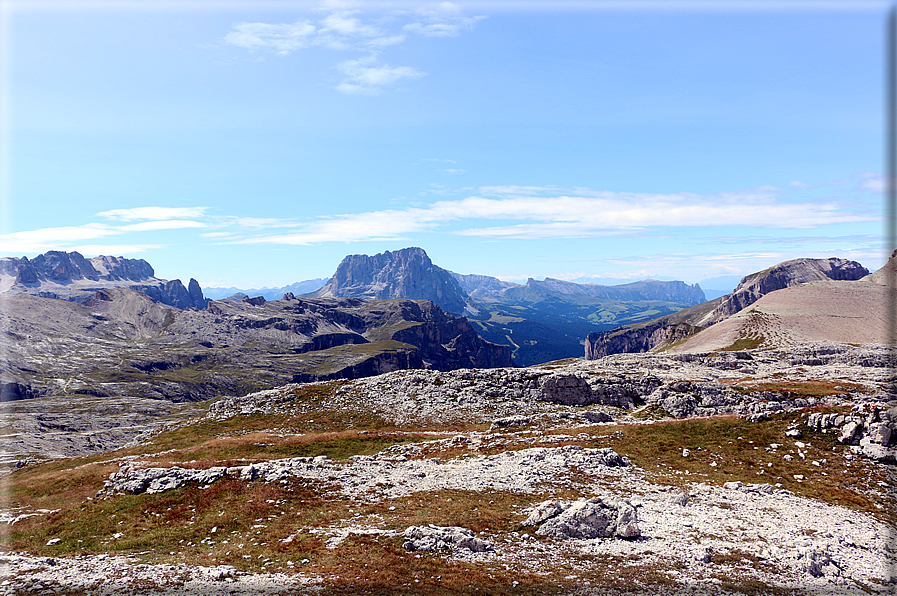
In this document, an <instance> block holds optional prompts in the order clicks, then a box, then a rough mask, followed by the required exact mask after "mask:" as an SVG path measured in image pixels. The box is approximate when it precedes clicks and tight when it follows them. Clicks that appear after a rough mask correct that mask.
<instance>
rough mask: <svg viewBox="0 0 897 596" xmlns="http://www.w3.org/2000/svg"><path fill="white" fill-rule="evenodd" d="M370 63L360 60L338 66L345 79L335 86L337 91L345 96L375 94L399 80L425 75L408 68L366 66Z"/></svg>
mask: <svg viewBox="0 0 897 596" xmlns="http://www.w3.org/2000/svg"><path fill="white" fill-rule="evenodd" d="M371 63H372V60H371V59H370V58H362V59H360V60H347V61H346V62H341V63H340V64H338V65H337V68H338V69H339V70H340V72H342V73H343V74H344V75H345V76H346V78H345V80H344V81H343V82H342V83H340V84H339V85H337V87H336V88H337V90H338V91H341V92H342V93H347V94H375V93H380V92H382V91H383V89H384V88H385V87H386V86H387V85H392V84H393V83H395V82H397V81H400V80H401V79H415V78H418V77H422V76H424V75H425V74H426V73H423V72H420V71H418V70H415V69H413V68H411V67H409V66H397V67H390V66H389V65H388V64H384V65H382V66H368V64H371Z"/></svg>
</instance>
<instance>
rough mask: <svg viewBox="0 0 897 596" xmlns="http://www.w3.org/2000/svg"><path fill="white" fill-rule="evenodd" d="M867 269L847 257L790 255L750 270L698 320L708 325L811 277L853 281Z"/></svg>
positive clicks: (814, 279) (822, 279)
mask: <svg viewBox="0 0 897 596" xmlns="http://www.w3.org/2000/svg"><path fill="white" fill-rule="evenodd" d="M866 275H869V270H868V269H866V268H865V267H863V266H862V265H860V264H859V263H857V262H856V261H848V260H846V259H838V258H830V259H793V260H791V261H785V262H783V263H779V264H778V265H776V266H775V267H770V268H769V269H764V270H763V271H758V272H757V273H752V274H751V275H748V276H746V277H745V278H744V279H742V280H741V283H740V284H738V287H736V288H735V291H734V292H732V293H731V294H729V295H727V296H724V297H723V300H722V302H720V304H719V305H718V306H717V307H716V308H715V309H714V310H713V312H711V313H709V314H708V315H707V316H706V317H704V318H703V319H702V320H701V321H700V322H699V323H698V324H699V325H700V326H703V327H707V326H710V325H713V324H714V323H717V322H719V321H721V320H723V319H725V318H727V317H730V316H732V315H734V314H735V313H737V312H739V311H741V310H744V309H745V308H747V307H748V306H750V305H751V304H753V303H754V302H756V301H757V300H759V299H760V298H761V297H762V296H764V295H765V294H769V293H770V292H774V291H776V290H781V289H783V288H788V287H791V286H796V285H799V284H802V283H808V282H812V281H826V280H834V281H856V280H858V279H861V278H862V277H865V276H866Z"/></svg>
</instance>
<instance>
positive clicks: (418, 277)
mask: <svg viewBox="0 0 897 596" xmlns="http://www.w3.org/2000/svg"><path fill="white" fill-rule="evenodd" d="M311 295H312V296H315V297H338V298H350V297H352V298H366V299H392V298H411V299H415V300H430V301H432V302H434V303H435V304H438V305H439V306H440V307H441V308H442V309H443V310H446V311H447V312H451V313H453V314H456V315H463V316H466V317H467V318H468V319H469V320H470V321H471V322H472V323H473V325H474V327H475V328H476V330H477V332H478V333H479V334H480V335H482V336H483V337H484V338H485V339H487V340H488V341H490V342H493V343H496V344H503V345H508V346H511V347H512V349H513V355H514V361H515V362H516V363H517V364H518V365H521V366H528V365H532V364H538V363H540V362H546V361H549V360H558V359H561V358H569V357H581V356H582V354H583V341H584V338H585V336H586V335H588V334H589V333H590V332H592V331H596V330H608V329H612V328H614V327H617V326H619V325H623V324H626V323H631V322H634V321H641V320H645V319H649V318H652V317H655V316H657V315H664V314H668V313H673V312H676V311H678V310H681V309H682V308H686V307H688V306H692V305H695V304H699V303H701V302H704V300H705V297H704V293H703V291H702V290H701V288H700V286H698V285H697V284H694V285H688V284H685V283H683V282H681V281H659V280H642V281H637V282H631V283H627V284H621V285H616V286H602V285H598V284H577V283H573V282H568V281H562V280H558V279H552V278H547V279H545V280H542V281H536V280H534V279H529V280H528V281H527V283H526V284H523V285H521V284H515V283H510V282H506V281H502V280H500V279H498V278H495V277H490V276H487V275H461V274H458V273H454V272H451V271H448V270H446V269H443V268H441V267H438V266H436V265H435V264H433V262H432V261H431V260H430V258H429V256H427V253H426V252H425V251H424V250H423V249H422V248H417V247H410V248H404V249H401V250H397V251H392V252H390V251H387V252H384V253H380V254H377V255H373V256H369V255H350V256H347V257H346V258H344V259H343V261H342V262H341V263H340V264H339V266H338V267H337V269H336V272H335V273H334V274H333V277H331V278H330V281H329V282H328V283H327V284H326V285H324V286H322V287H321V288H320V289H318V290H316V291H315V292H313V293H312V294H311Z"/></svg>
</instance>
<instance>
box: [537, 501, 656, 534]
mask: <svg viewBox="0 0 897 596" xmlns="http://www.w3.org/2000/svg"><path fill="white" fill-rule="evenodd" d="M523 525H524V526H536V525H538V526H539V528H538V529H537V530H536V534H541V535H543V536H550V537H552V538H560V539H564V540H569V539H579V540H583V539H590V538H637V537H639V536H640V535H641V530H639V527H638V514H637V513H636V510H635V507H633V506H632V504H631V503H630V502H629V501H626V500H624V499H621V498H619V497H610V496H608V497H594V498H591V499H580V500H578V501H573V502H570V501H554V500H552V501H545V502H543V503H541V504H539V505H537V506H536V507H535V509H534V510H533V512H532V513H530V515H529V517H527V518H526V520H525V521H524V522H523Z"/></svg>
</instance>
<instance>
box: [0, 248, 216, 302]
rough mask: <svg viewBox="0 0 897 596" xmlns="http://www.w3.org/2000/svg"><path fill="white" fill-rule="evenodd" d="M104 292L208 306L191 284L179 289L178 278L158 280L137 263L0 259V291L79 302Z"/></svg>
mask: <svg viewBox="0 0 897 596" xmlns="http://www.w3.org/2000/svg"><path fill="white" fill-rule="evenodd" d="M105 288H130V289H133V290H137V291H138V292H142V293H144V294H146V295H147V296H150V297H152V298H153V299H154V300H156V301H158V302H161V303H162V304H167V305H169V306H174V307H176V308H199V309H202V308H205V307H206V305H207V304H208V300H206V299H205V297H204V296H203V294H202V288H200V286H199V283H198V282H197V281H196V280H194V279H191V280H190V285H189V287H184V284H183V283H181V281H180V280H179V279H175V280H171V281H168V280H164V279H159V278H157V277H155V271H153V268H152V267H151V266H150V264H149V263H147V262H146V261H144V260H143V259H126V258H124V257H110V256H103V255H101V256H98V257H94V258H92V259H85V258H84V257H83V256H82V255H81V254H80V253H78V252H74V251H73V252H63V251H57V250H51V251H49V252H46V253H44V254H42V255H38V256H37V257H35V258H34V259H31V260H29V259H28V257H22V258H15V257H6V258H2V259H0V293H4V294H18V293H27V294H33V295H36V296H42V297H44V298H57V299H60V300H69V301H73V302H82V301H84V300H89V299H91V298H92V297H93V295H94V294H95V293H96V292H97V291H98V290H102V289H105Z"/></svg>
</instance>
